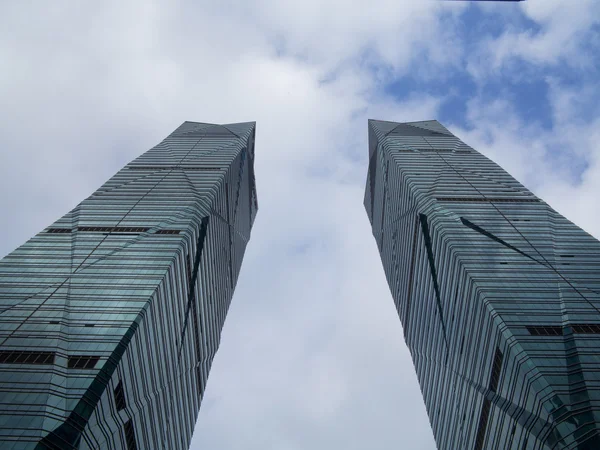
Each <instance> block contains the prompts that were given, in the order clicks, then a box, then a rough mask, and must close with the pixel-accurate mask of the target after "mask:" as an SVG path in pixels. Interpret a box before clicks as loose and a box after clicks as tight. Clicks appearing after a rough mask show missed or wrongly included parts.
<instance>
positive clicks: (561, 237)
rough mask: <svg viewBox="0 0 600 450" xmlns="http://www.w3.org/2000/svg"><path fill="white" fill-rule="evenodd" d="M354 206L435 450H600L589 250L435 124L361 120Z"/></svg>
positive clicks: (597, 281)
mask: <svg viewBox="0 0 600 450" xmlns="http://www.w3.org/2000/svg"><path fill="white" fill-rule="evenodd" d="M369 158H370V162H369V169H368V175H367V184H366V194H365V208H366V211H367V214H368V216H369V220H370V222H371V225H372V231H373V236H374V237H375V240H376V242H377V245H378V247H379V252H380V254H381V260H382V263H383V267H384V270H385V274H386V277H387V281H388V284H389V287H390V290H391V292H392V296H393V298H394V302H395V305H396V308H397V311H398V314H399V316H400V320H401V322H402V326H403V329H404V337H405V340H406V344H407V345H408V348H409V350H410V352H411V355H412V359H413V362H414V366H415V369H416V373H417V378H418V380H419V383H420V386H421V391H422V394H423V398H424V401H425V406H426V409H427V413H428V416H429V421H430V423H431V427H432V429H433V434H434V437H435V440H436V442H437V445H438V448H439V449H444V450H446V449H447V450H483V449H516V450H533V449H557V450H558V449H586V450H593V449H600V440H599V437H598V430H599V429H600V243H599V242H598V241H597V240H596V239H594V238H593V237H592V236H590V235H589V234H587V233H586V232H584V231H583V230H581V229H580V228H579V227H577V226H576V225H574V224H573V223H571V222H570V221H568V220H567V219H565V218H564V217H562V216H561V215H560V214H558V213H557V212H556V211H554V210H553V209H552V208H551V207H550V206H548V204H546V203H545V202H544V201H542V200H541V199H539V198H538V197H536V196H535V195H533V194H532V193H531V192H529V191H528V190H527V189H526V188H525V187H523V186H522V185H521V184H520V183H519V182H517V181H516V180H515V179H514V178H513V177H511V176H510V175H509V174H508V173H506V172H505V171H504V170H503V169H502V168H500V167H499V166H498V165H497V164H495V163H494V162H492V161H490V160H489V159H488V158H486V157H484V156H483V155H481V154H480V153H478V152H477V151H475V150H474V149H473V148H471V147H469V146H468V145H466V144H465V143H463V142H462V141H461V140H460V139H458V138H457V137H455V136H453V135H452V133H450V132H449V131H448V130H447V129H446V128H445V127H443V126H442V125H441V124H440V123H439V122H437V121H424V122H410V123H394V122H385V121H374V120H371V121H369Z"/></svg>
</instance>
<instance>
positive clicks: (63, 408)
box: [0, 122, 258, 450]
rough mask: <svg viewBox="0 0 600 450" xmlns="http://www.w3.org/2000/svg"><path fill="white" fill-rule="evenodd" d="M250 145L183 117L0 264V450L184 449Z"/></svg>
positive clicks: (243, 235)
mask: <svg viewBox="0 0 600 450" xmlns="http://www.w3.org/2000/svg"><path fill="white" fill-rule="evenodd" d="M254 137H255V124H254V123H253V122H249V123H238V124H229V125H212V124H205V123H194V122H185V123H184V124H182V125H181V126H180V127H179V128H177V129H176V130H175V131H174V132H173V133H172V134H171V135H169V136H168V137H167V138H166V139H165V140H163V141H162V142H161V143H160V144H158V145H157V146H155V147H154V148H152V149H150V150H149V151H147V152H146V153H144V154H143V155H141V156H140V157H139V158H137V159H135V160H134V161H132V162H131V163H129V164H128V165H127V166H125V167H124V168H123V169H122V170H120V171H119V172H118V173H117V174H116V175H115V176H114V177H112V178H111V179H110V180H108V181H107V182H106V183H105V184H104V185H103V186H102V187H101V188H100V189H98V190H97V191H96V192H95V193H94V194H92V195H91V196H90V197H88V198H87V199H85V200H84V201H83V202H81V203H80V204H79V205H78V206H77V207H76V208H75V209H73V210H72V211H71V212H69V213H68V214H66V215H65V216H64V217H62V218H60V219H59V220H57V221H56V222H55V223H53V224H52V225H50V226H49V227H48V228H46V229H45V230H43V231H42V232H40V233H39V234H37V235H36V236H35V237H33V238H32V239H31V240H29V241H28V242H27V243H25V244H24V245H22V246H21V247H19V248H17V249H16V250H15V251H13V252H12V253H10V254H9V255H7V256H6V257H5V258H4V259H2V260H1V261H0V405H1V409H0V447H2V448H3V449H4V448H6V449H12V448H14V449H29V448H31V449H34V448H37V449H61V450H62V449H92V448H108V449H128V450H132V449H142V448H143V449H158V448H161V449H162V448H169V449H187V448H188V446H189V442H190V439H191V436H192V432H193V429H194V425H195V421H196V416H197V413H198V410H199V408H200V403H201V400H202V396H203V393H204V389H205V386H206V381H207V377H208V372H209V369H210V366H211V363H212V360H213V357H214V355H215V352H216V351H217V348H218V345H219V340H220V333H221V328H222V326H223V323H224V320H225V316H226V314H227V310H228V307H229V304H230V301H231V297H232V295H233V290H234V287H235V284H236V282H237V278H238V275H239V272H240V267H241V263H242V257H243V254H244V251H245V248H246V244H247V243H248V240H249V238H250V231H251V228H252V224H253V222H254V218H255V215H256V212H257V208H258V204H257V196H256V185H255V179H254Z"/></svg>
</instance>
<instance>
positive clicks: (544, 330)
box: [526, 325, 563, 336]
mask: <svg viewBox="0 0 600 450" xmlns="http://www.w3.org/2000/svg"><path fill="white" fill-rule="evenodd" d="M526 328H527V331H529V334H530V335H532V336H562V335H563V329H562V327H557V326H555V325H542V326H540V325H528V326H526Z"/></svg>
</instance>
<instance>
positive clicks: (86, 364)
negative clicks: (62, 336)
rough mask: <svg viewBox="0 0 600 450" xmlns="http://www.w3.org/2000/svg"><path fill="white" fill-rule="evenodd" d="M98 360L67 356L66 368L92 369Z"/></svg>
mask: <svg viewBox="0 0 600 450" xmlns="http://www.w3.org/2000/svg"><path fill="white" fill-rule="evenodd" d="M99 360H100V357H99V356H85V355H74V356H69V361H68V364H67V367H68V368H69V369H93V368H94V367H96V363H97V362H98V361H99Z"/></svg>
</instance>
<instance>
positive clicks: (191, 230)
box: [0, 121, 600, 450]
mask: <svg viewBox="0 0 600 450" xmlns="http://www.w3.org/2000/svg"><path fill="white" fill-rule="evenodd" d="M254 139H255V124H254V123H239V124H230V125H211V124H204V123H193V122H185V123H184V124H183V125H181V126H180V127H179V128H177V129H176V130H175V131H174V132H173V133H172V134H171V135H169V136H168V137H167V138H166V139H165V140H164V141H163V142H161V143H160V144H159V145H157V146H156V147H154V148H152V149H151V150H149V151H147V152H146V153H144V154H143V155H142V156H140V157H139V158H137V159H135V160H134V161H132V162H131V163H129V164H128V165H127V166H125V167H124V168H123V169H122V170H120V171H119V172H118V173H117V174H116V175H115V176H114V177H112V178H111V179H110V180H109V181H107V182H106V183H105V184H104V185H103V186H102V187H101V188H100V189H98V190H97V191H96V192H95V193H94V194H92V195H91V196H90V197H88V198H87V199H85V200H84V201H83V202H81V203H80V204H79V205H78V206H77V207H76V208H75V209H73V210H72V211H71V212H69V213H68V214H66V215H65V216H64V217H62V218H61V219H59V220H58V221H56V222H55V223H53V224H52V225H51V226H50V227H48V228H46V229H45V230H43V231H42V232H41V233H39V234H37V235H36V236H35V237H33V238H32V239H30V240H29V241H28V242H26V243H25V244H24V245H22V246H21V247H19V248H17V249H16V250H15V251H13V252H12V253H10V254H9V255H7V256H6V257H5V258H4V259H2V260H1V261H0V448H2V449H19V450H21V449H57V450H64V449H67V450H71V449H126V450H136V449H139V450H142V449H187V448H188V446H189V443H190V439H191V436H192V432H193V429H194V424H195V421H196V416H197V414H198V411H199V408H200V403H201V400H202V396H203V394H204V391H205V388H206V380H207V377H208V372H209V369H210V366H211V363H212V360H213V357H214V355H215V353H216V351H217V349H218V345H219V338H220V333H221V328H222V326H223V323H224V320H225V316H226V314H227V310H228V307H229V303H230V301H231V297H232V295H233V291H234V287H235V284H236V281H237V278H238V274H239V272H240V267H241V263H242V257H243V254H244V251H245V248H246V244H247V242H248V240H249V239H250V231H251V229H252V224H253V222H254V218H255V215H256V212H257V209H258V203H257V195H256V186H255V177H254ZM364 204H365V208H366V211H367V214H368V217H369V220H370V221H371V224H372V230H373V236H374V237H375V241H376V243H377V245H378V247H379V251H380V254H381V260H382V262H383V267H384V269H385V274H386V277H387V280H388V284H389V287H390V289H391V291H392V295H393V298H394V301H395V304H396V308H397V311H398V315H399V316H400V320H401V322H402V325H403V329H404V337H405V340H406V344H407V345H408V348H409V349H410V352H411V355H412V358H413V362H414V365H415V369H416V372H417V376H418V379H419V382H420V385H421V390H422V393H423V398H424V401H425V405H426V408H427V412H428V415H429V420H430V423H431V426H432V429H433V433H434V436H435V440H436V442H437V446H438V448H439V449H443V450H463V449H464V450H484V449H515V450H533V449H540V450H541V449H544V450H545V449H557V450H558V449H561V450H562V449H579V450H581V449H585V450H594V449H600V434H599V431H600V243H599V242H598V241H597V240H596V239H594V238H593V237H591V236H590V235H589V234H587V233H585V232H584V231H582V230H581V229H580V228H578V227H577V226H575V225H574V224H572V223H571V222H569V221H568V220H567V219H565V218H564V217H562V216H561V215H560V214H558V213H557V212H556V211H554V210H553V209H552V208H550V207H549V206H548V205H547V204H546V203H545V202H543V201H542V200H540V199H539V198H537V197H536V196H535V195H533V194H532V193H531V192H529V191H528V190H527V189H526V188H525V187H523V186H522V185H521V184H520V183H518V182H517V181H516V180H515V179H514V178H512V177H511V176H510V175H509V174H508V173H506V172H505V171H504V170H502V169H501V168H500V167H499V166H498V165H497V164H495V163H493V162H492V161H490V160H489V159H487V158H486V157H484V156H482V155H481V154H479V153H478V152H477V151H475V150H474V149H472V148H471V147H469V146H468V145H466V144H465V143H463V142H462V141H461V140H460V139H458V138H457V137H455V136H454V135H452V133H450V132H449V131H448V130H447V129H446V128H444V127H443V126H442V125H441V124H440V123H438V122H437V121H425V122H410V123H394V122H385V121H369V168H368V174H367V183H366V193H365V199H364ZM397 447H398V448H405V447H404V445H403V443H402V441H401V437H399V441H398V443H397Z"/></svg>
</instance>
